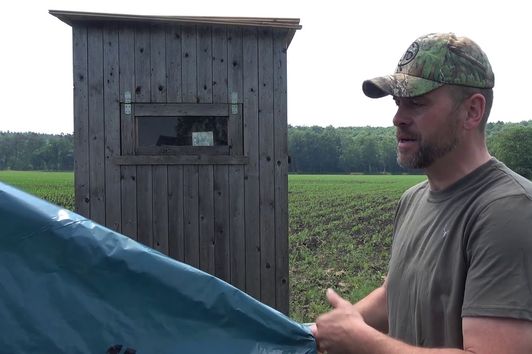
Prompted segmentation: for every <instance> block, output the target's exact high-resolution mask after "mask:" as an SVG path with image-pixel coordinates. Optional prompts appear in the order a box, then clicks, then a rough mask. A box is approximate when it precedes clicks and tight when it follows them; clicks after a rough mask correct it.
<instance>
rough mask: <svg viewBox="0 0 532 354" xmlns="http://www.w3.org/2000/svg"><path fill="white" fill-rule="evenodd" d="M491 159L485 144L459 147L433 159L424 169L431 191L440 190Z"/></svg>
mask: <svg viewBox="0 0 532 354" xmlns="http://www.w3.org/2000/svg"><path fill="white" fill-rule="evenodd" d="M490 159H491V155H490V154H489V152H488V149H487V148H486V145H485V144H478V145H476V146H475V145H471V144H470V145H469V146H466V147H460V148H457V149H455V150H453V151H452V152H450V153H448V154H447V155H445V156H444V157H442V158H440V159H438V160H437V161H435V162H434V163H433V164H432V165H430V166H429V167H428V168H427V169H426V170H425V172H426V174H427V177H428V180H429V185H430V189H431V190H432V191H441V190H444V189H446V188H447V187H449V186H451V185H452V184H453V183H455V182H457V181H458V180H459V179H461V178H463V177H465V176H467V175H468V174H470V173H471V172H473V171H474V170H476V169H477V168H479V167H480V166H482V165H483V164H485V163H486V162H488V161H489V160H490Z"/></svg>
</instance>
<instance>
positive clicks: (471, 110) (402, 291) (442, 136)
mask: <svg viewBox="0 0 532 354" xmlns="http://www.w3.org/2000/svg"><path fill="white" fill-rule="evenodd" d="M493 86H494V75H493V72H492V69H491V66H490V63H489V61H488V59H487V57H486V55H485V54H484V52H483V51H482V50H481V49H480V47H479V46H478V45H477V44H476V43H474V42H473V41H471V40H470V39H468V38H464V37H457V36H455V35H454V34H452V33H449V34H430V35H426V36H423V37H420V38H418V39H417V40H416V41H415V42H414V43H413V44H412V45H411V46H410V47H409V48H408V50H407V51H406V53H405V54H404V55H403V57H402V58H401V60H400V61H399V64H398V67H397V70H396V72H395V74H394V75H391V76H385V77H380V78H375V79H372V80H367V81H365V82H364V83H363V91H364V93H365V94H366V95H367V96H369V97H372V98H378V97H383V96H386V95H392V96H393V99H394V100H395V102H396V104H397V107H398V108H397V113H396V114H395V117H394V119H393V123H394V125H395V127H396V129H397V160H398V162H399V164H400V165H402V166H404V167H408V168H422V169H424V170H425V172H426V174H427V177H428V180H427V181H426V182H423V183H421V184H419V185H417V186H414V187H412V188H410V189H409V190H408V191H407V192H406V193H405V194H404V195H403V196H402V198H401V200H400V202H399V206H398V208H397V212H396V216H395V221H394V240H393V245H392V251H391V258H390V263H389V271H388V276H387V278H386V280H385V281H384V284H383V285H382V286H381V287H380V288H378V289H376V290H374V291H373V292H372V293H370V294H369V295H368V296H367V297H365V298H364V299H362V300H361V301H359V302H358V303H356V304H354V305H352V304H350V303H349V302H348V301H347V300H344V299H342V298H341V297H340V296H339V295H337V294H336V293H335V292H334V291H332V290H331V289H329V290H328V291H327V298H328V300H329V302H330V303H331V305H332V306H333V308H334V309H333V310H332V311H331V312H329V313H326V314H324V315H321V316H320V317H318V319H317V320H316V325H315V326H314V327H313V328H312V330H313V332H314V335H315V337H316V340H317V342H318V346H319V349H320V350H323V351H326V352H327V353H329V354H334V353H344V354H346V353H379V354H387V353H397V354H399V353H409V354H416V353H419V354H422V353H442V354H444V353H449V354H451V353H476V354H488V353H489V354H491V353H493V354H514V353H515V354H517V353H519V354H525V353H532V183H531V182H530V181H528V180H526V179H525V178H523V177H521V176H519V175H517V174H515V173H514V172H512V171H511V170H509V169H508V168H507V167H506V166H504V164H502V163H501V162H499V161H497V160H496V159H494V158H492V157H491V156H490V155H489V153H488V150H487V148H486V143H485V136H484V128H485V125H486V120H487V118H488V115H489V112H490V109H491V103H492V99H493V94H492V88H493Z"/></svg>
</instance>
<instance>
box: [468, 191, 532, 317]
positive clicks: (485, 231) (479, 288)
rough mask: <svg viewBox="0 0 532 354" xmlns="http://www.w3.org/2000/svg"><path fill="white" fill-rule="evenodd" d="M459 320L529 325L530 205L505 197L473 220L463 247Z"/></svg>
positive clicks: (531, 313) (522, 199) (531, 306)
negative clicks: (464, 262)
mask: <svg viewBox="0 0 532 354" xmlns="http://www.w3.org/2000/svg"><path fill="white" fill-rule="evenodd" d="M465 256H466V258H467V262H468V272H467V277H466V284H465V292H464V302H463V306H462V316H463V317H471V316H473V317H474V316H490V317H506V318H515V319H523V320H529V321H532V200H530V199H529V198H527V197H526V196H524V195H520V196H509V197H504V198H501V199H498V200H496V201H494V202H492V203H490V204H489V205H488V206H487V207H486V208H485V209H484V210H483V211H482V212H481V213H480V214H479V216H478V218H477V220H476V222H475V224H474V226H473V227H472V229H471V233H470V237H469V239H468V241H467V245H466V255H465Z"/></svg>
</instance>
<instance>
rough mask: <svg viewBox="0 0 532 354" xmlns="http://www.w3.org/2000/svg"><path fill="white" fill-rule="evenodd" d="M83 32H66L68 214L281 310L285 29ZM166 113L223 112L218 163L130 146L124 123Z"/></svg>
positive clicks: (131, 132) (167, 27) (176, 27)
mask: <svg viewBox="0 0 532 354" xmlns="http://www.w3.org/2000/svg"><path fill="white" fill-rule="evenodd" d="M84 26H86V27H83V26H82V25H74V31H73V44H74V93H75V95H74V96H75V97H74V130H75V137H76V142H75V144H76V145H75V146H76V152H75V154H76V165H75V176H76V210H78V211H79V212H80V213H81V214H83V215H86V216H88V217H90V218H92V219H94V220H95V221H97V222H100V223H102V224H105V225H107V226H109V227H111V228H113V229H115V230H118V231H121V232H122V233H124V234H126V235H128V236H130V237H131V238H133V239H136V240H138V241H139V242H142V243H144V244H146V245H148V246H150V247H153V248H155V249H157V250H159V251H161V252H163V253H165V254H168V255H169V256H170V257H172V258H175V259H177V260H180V261H184V262H186V263H188V264H191V265H192V266H195V267H198V268H201V269H203V270H205V271H207V272H209V273H212V274H214V275H216V276H218V277H220V278H221V279H224V280H226V281H228V282H230V283H232V284H234V285H235V286H236V287H238V288H240V289H242V290H245V291H246V292H248V293H249V294H250V295H252V296H254V297H255V298H257V299H259V300H261V301H263V302H264V303H266V304H268V305H271V306H273V307H276V308H277V309H279V310H281V311H282V312H285V313H287V312H288V210H287V208H288V201H287V198H288V194H287V193H288V191H287V163H288V161H287V141H286V134H287V130H286V129H287V127H286V48H285V46H286V35H287V30H285V29H268V28H254V27H239V26H231V25H222V24H219V25H216V24H213V25H210V24H208V25H207V24H196V25H187V24H162V23H161V24H141V23H136V24H132V23H124V22H116V23H109V24H102V23H98V24H96V23H94V24H91V23H90V22H87V23H84ZM128 101H131V102H128ZM198 103H199V104H204V107H203V108H198V107H199V106H200V105H198ZM183 104H187V105H183ZM205 107H207V108H205ZM205 109H208V110H210V111H209V112H210V113H209V114H205V112H206V111H205ZM176 110H181V111H179V112H177V114H176ZM175 114H176V115H178V116H179V115H181V114H183V115H187V114H188V115H191V116H193V115H200V116H202V115H204V114H205V115H206V116H226V115H227V116H228V117H229V120H228V147H226V148H225V149H224V148H220V149H219V150H218V151H216V153H217V154H219V153H222V154H225V155H216V154H214V153H213V152H214V150H215V149H210V150H212V151H211V153H210V155H209V154H208V153H202V147H191V148H175V149H172V148H168V149H167V150H168V151H166V152H157V151H156V149H155V150H154V149H152V150H153V151H152V150H150V149H151V148H149V147H147V149H144V150H142V148H139V147H137V146H136V134H137V133H136V130H135V129H136V123H135V116H144V117H150V116H174V115H175ZM205 150H209V149H205ZM140 152H144V153H145V154H146V155H143V154H140ZM155 153H158V154H156V155H154V154H155ZM148 154H149V155H148Z"/></svg>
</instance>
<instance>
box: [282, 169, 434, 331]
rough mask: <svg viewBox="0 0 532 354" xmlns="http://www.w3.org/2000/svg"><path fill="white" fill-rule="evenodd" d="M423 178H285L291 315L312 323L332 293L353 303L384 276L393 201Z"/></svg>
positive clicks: (320, 176)
mask: <svg viewBox="0 0 532 354" xmlns="http://www.w3.org/2000/svg"><path fill="white" fill-rule="evenodd" d="M424 179H425V177H424V176H364V175H357V176H347V175H334V176H324V175H290V176H289V179H288V181H289V183H288V185H289V197H288V200H289V208H288V209H289V243H290V296H291V298H290V316H291V317H293V318H294V319H296V320H298V321H300V322H311V321H314V320H315V319H316V317H317V316H318V315H319V314H321V313H323V312H326V311H329V309H330V307H329V305H328V304H327V302H326V299H325V290H326V289H327V288H329V287H331V288H334V289H335V290H336V291H337V292H338V293H340V294H341V295H342V296H344V297H346V298H347V299H349V300H351V301H353V302H354V301H357V300H359V299H360V298H362V297H363V296H365V295H366V294H368V293H369V292H370V291H371V290H373V289H374V288H375V287H376V286H378V285H380V284H381V283H382V281H383V278H384V276H385V274H386V268H387V264H388V254H389V253H388V252H389V248H390V245H391V235H392V228H393V225H392V224H393V216H394V212H395V207H396V204H397V201H398V200H399V197H400V196H401V194H402V193H403V192H404V191H405V190H406V189H407V188H409V187H410V186H412V185H414V184H416V183H418V182H420V181H422V180H424Z"/></svg>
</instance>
